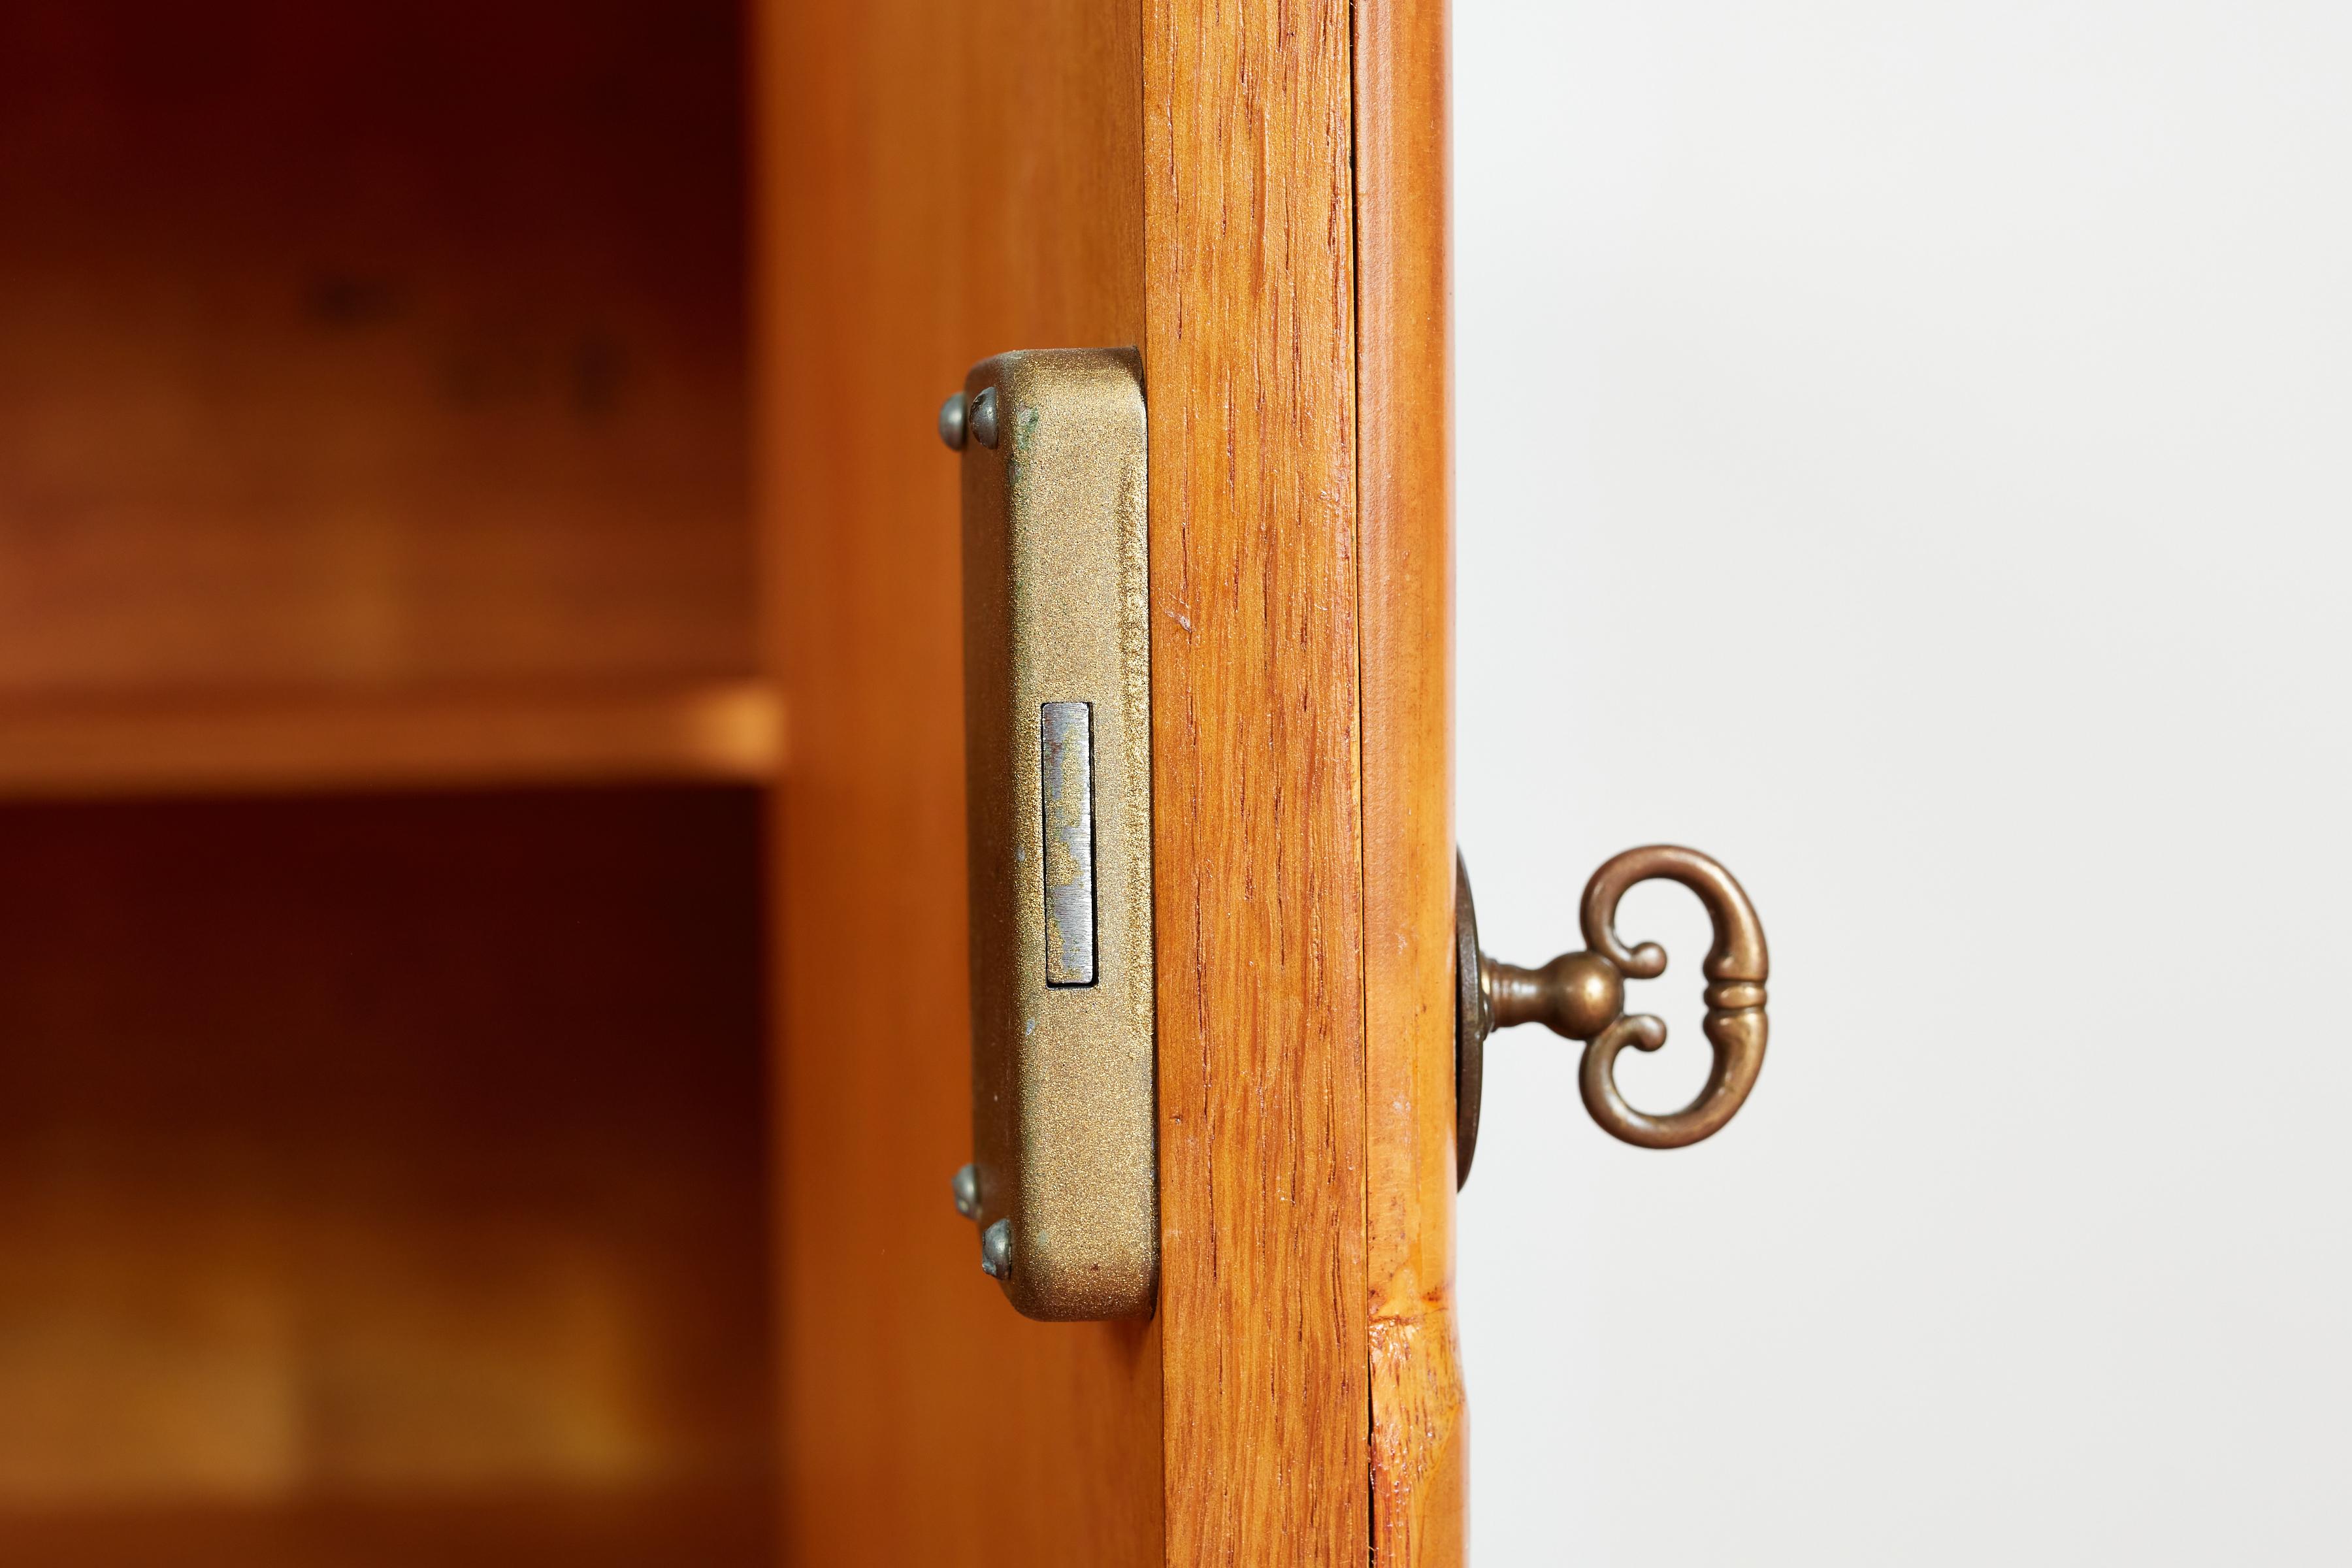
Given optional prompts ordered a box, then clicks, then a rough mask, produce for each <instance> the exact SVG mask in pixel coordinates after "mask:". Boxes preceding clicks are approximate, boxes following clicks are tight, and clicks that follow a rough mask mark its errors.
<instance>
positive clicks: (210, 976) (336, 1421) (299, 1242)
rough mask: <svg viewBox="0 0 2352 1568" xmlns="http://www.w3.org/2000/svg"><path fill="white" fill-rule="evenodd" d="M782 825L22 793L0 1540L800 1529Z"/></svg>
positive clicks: (413, 1539) (1, 1276) (51, 1554)
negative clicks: (779, 1424)
mask: <svg viewBox="0 0 2352 1568" xmlns="http://www.w3.org/2000/svg"><path fill="white" fill-rule="evenodd" d="M760 839H761V804H760V801H759V799H758V795H757V792H755V791H752V790H749V789H662V790H646V791H625V790H609V791H608V790H556V791H548V792H540V793H512V794H485V795H399V796H380V797H374V798H353V799H344V800H331V801H330V800H269V801H245V800H236V801H201V802H170V803H155V802H103V803H80V802H77V803H71V804H58V803H16V804H12V805H9V806H8V807H7V808H6V809H5V810H0V865H5V867H6V868H7V874H6V876H5V878H0V1413H5V1415H0V1562H5V1563H8V1564H10V1568H49V1565H52V1564H54V1565H57V1568H65V1565H68V1564H73V1565H83V1564H92V1563H215V1562H221V1563H248V1564H272V1565H274V1564H285V1565H287V1568H294V1565H296V1564H313V1565H315V1564H318V1563H330V1562H331V1563H378V1562H406V1563H417V1562H434V1563H452V1564H464V1563H484V1564H488V1563H517V1562H542V1561H562V1562H580V1563H605V1562H610V1563H620V1562H639V1563H648V1562H681V1563H707V1564H712V1565H713V1568H716V1565H718V1564H726V1565H729V1568H736V1565H740V1568H754V1565H755V1564H760V1563H766V1562H769V1561H772V1557H771V1552H772V1512H771V1511H770V1510H772V1486H773V1481H772V1477H773V1468H772V1467H773V1447H772V1431H773V1426H772V1423H773V1410H772V1405H771V1403H770V1401H769V1399H768V1398H767V1386H766V1383H767V1380H766V1377H765V1376H764V1369H765V1368H766V1367H767V1366H768V1365H769V1364H770V1360H769V1344H770V1331H771V1328H772V1310H773V1308H772V1297H771V1287H770V1281H769V1279H768V1276H767V1270H766V1268H765V1267H764V1262H763V1257H764V1247H763V1243H764V1239H765V1237H764V1233H765V1230H766V1223H767V1192H766V1184H765V1179H764V1178H765V1171H766V1167H767V1163H768V1153H767V1140H768V1129H767V1127H766V1125H765V1121H764V1118H763V1116H762V1114H761V1100H760V1088H761V1082H762V1079H763V1078H764V1071H763V1064H762V1061H761V1051H762V1045H763V1041H762V1034H763V1030H762V1017H761V1011H762V997H761V981H760V968H761V956H762V955H761V910H760V903H761V898H760V894H761V889H760V878H759V871H758V859H759V849H760ZM600 1540H601V1541H602V1542H604V1544H598V1543H597V1542H599V1541H600ZM623 1543H633V1544H634V1551H629V1550H624V1545H623Z"/></svg>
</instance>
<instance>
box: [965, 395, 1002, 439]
mask: <svg viewBox="0 0 2352 1568" xmlns="http://www.w3.org/2000/svg"><path fill="white" fill-rule="evenodd" d="M969 423H970V424H971V438H972V439H973V440H975V441H977V442H979V443H980V444H981V445H982V446H983V447H993V446H995V445H996V388H994V387H992V386H983V387H982V388H981V389H980V395H979V396H978V397H975V398H973V399H972V400H971V419H970V421H969Z"/></svg>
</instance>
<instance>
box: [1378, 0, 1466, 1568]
mask: <svg viewBox="0 0 2352 1568" xmlns="http://www.w3.org/2000/svg"><path fill="white" fill-rule="evenodd" d="M1446 40H1447V5H1446V0H1358V5H1357V7H1356V87H1357V97H1356V131H1357V148H1356V246H1357V250H1356V264H1357V286H1356V289H1357V300H1358V306H1359V310H1360V322H1359V339H1358V341H1359V342H1360V353H1359V356H1358V360H1357V374H1358V383H1357V419H1358V432H1357V434H1358V442H1359V447H1358V467H1357V472H1358V475H1359V483H1360V491H1359V497H1360V519H1361V525H1360V527H1361V543H1362V583H1363V632H1362V679H1363V705H1364V1033H1365V1039H1366V1072H1367V1088H1366V1091H1365V1097H1364V1098H1365V1103H1366V1105H1367V1108H1368V1114H1367V1120H1366V1128H1367V1133H1366V1137H1367V1142H1368V1144H1369V1149H1368V1156H1367V1157H1368V1163H1369V1169H1370V1182H1369V1184H1368V1185H1369V1193H1370V1199H1369V1202H1370V1211H1369V1218H1368V1241H1367V1252H1368V1254H1369V1260H1370V1274H1371V1368H1372V1373H1371V1377H1372V1383H1371V1397H1372V1458H1371V1462H1372V1514H1373V1530H1374V1541H1375V1544H1376V1552H1375V1554H1374V1561H1375V1562H1377V1563H1381V1564H1382V1565H1383V1568H1407V1565H1411V1568H1423V1565H1424V1564H1428V1565H1436V1564H1453V1563H1460V1562H1461V1561H1462V1557H1463V1550H1464V1515H1463V1509H1464V1503H1465V1495H1464V1486H1463V1483H1464V1465H1465V1453H1464V1441H1465V1436H1464V1430H1463V1426H1464V1420H1463V1417H1464V1411H1463V1395H1462V1374H1461V1364H1460V1355H1459V1347H1458V1343H1457V1340H1456V1334H1455V1327H1454V964H1453V952H1454V941H1453V939H1454V811H1453V804H1454V790H1453V782H1454V758H1453V713H1452V704H1453V689H1452V676H1453V670H1452V665H1453V658H1452V654H1453V606H1454V574H1453V478H1454V475H1453V440H1452V437H1453V430H1452V425H1453V404H1454V400H1453V374H1452V364H1453V353H1452V350H1453V345H1452V342H1451V341H1450V340H1451V333H1450V320H1451V308H1452V298H1451V286H1450V281H1449V275H1448V270H1447V234H1448V228H1449V224H1448V216H1449V215H1448V212H1447V199H1446V186H1447V112H1448V111H1447V76H1446Z"/></svg>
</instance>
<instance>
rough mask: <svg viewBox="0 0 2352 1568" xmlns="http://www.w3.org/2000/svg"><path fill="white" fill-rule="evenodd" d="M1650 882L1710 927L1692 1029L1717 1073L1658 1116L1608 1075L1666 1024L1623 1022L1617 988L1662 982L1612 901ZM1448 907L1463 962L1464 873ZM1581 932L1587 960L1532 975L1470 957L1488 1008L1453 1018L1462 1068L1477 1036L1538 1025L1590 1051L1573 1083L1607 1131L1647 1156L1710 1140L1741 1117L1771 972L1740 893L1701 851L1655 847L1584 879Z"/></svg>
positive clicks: (1757, 1056) (1661, 967)
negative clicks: (1666, 886) (1631, 941)
mask: <svg viewBox="0 0 2352 1568" xmlns="http://www.w3.org/2000/svg"><path fill="white" fill-rule="evenodd" d="M1653 879H1665V880H1668V881H1675V882H1680V883H1681V884H1682V885H1683V886H1684V887H1685V888H1688V889H1690V890H1691V891H1693V892H1695V893H1696V894H1697V895H1698V897H1699V901H1700V902H1701V903H1703V904H1705V905H1706V912H1707V915H1708V917H1709V919H1711V920H1712V921H1714V923H1715V944H1714V946H1713V947H1711V948H1710V949H1709V950H1708V952H1707V955H1706V963H1705V964H1704V965H1702V966H1701V967H1702V970H1703V972H1704V973H1705V974H1706V979H1707V987H1706V1005H1707V1015H1706V1019H1705V1021H1704V1022H1703V1023H1702V1024H1701V1026H1700V1027H1702V1028H1703V1029H1705V1030H1706V1037H1707V1042H1708V1044H1709V1045H1710V1046H1711V1047H1713V1048H1714V1052H1715V1061H1714V1066H1713V1067H1712V1068H1711V1069H1710V1070H1709V1071H1708V1073H1707V1079H1706V1086H1705V1087H1704V1088H1702V1089H1700V1090H1699V1092H1698V1097H1697V1098H1696V1100H1692V1101H1691V1103H1690V1104H1688V1105H1686V1106H1685V1107H1684V1108H1683V1109H1682V1110H1677V1111H1674V1112H1672V1113H1670V1114H1667V1115H1664V1116H1653V1115H1650V1114H1649V1113H1647V1112H1645V1111H1640V1110H1634V1109H1633V1107H1632V1106H1631V1105H1628V1104H1627V1103H1626V1102H1625V1097H1624V1096H1623V1095H1622V1094H1621V1093H1619V1092H1618V1089H1617V1077H1616V1064H1617V1054H1618V1053H1619V1052H1620V1051H1622V1050H1623V1049H1624V1048H1625V1047H1627V1046H1632V1047H1634V1048H1636V1049H1637V1050H1644V1051H1654V1050H1656V1049H1657V1048H1658V1047H1660V1046H1663V1045H1664V1044H1665V1043H1666V1026H1665V1024H1664V1022H1663V1021H1662V1020H1660V1019H1658V1018H1654V1017H1652V1016H1649V1015H1648V1014H1644V1013H1637V1014H1635V1015H1633V1016H1631V1017H1628V1016H1625V1014H1624V1007H1625V982H1626V981H1627V980H1628V979H1633V980H1654V979H1655V978H1657V977H1658V976H1659V975H1661V974H1663V973H1665V969H1666V954H1665V950H1664V948H1661V947H1660V946H1659V945H1658V944H1657V943H1656V942H1643V943H1642V944H1641V945H1640V946H1638V947H1633V948H1628V947H1627V946H1626V945H1625V943H1624V942H1622V940H1620V938H1619V937H1618V935H1617V905H1618V902H1619V901H1620V900H1622V899H1623V898H1624V896H1625V894H1626V892H1627V891H1628V890H1629V889H1632V888H1633V887H1634V886H1635V885H1636V884H1638V883H1642V882H1647V881H1651V880H1653ZM1455 902H1456V917H1455V918H1456V922H1457V924H1458V925H1459V924H1462V923H1463V922H1465V921H1466V922H1467V924H1466V927H1465V929H1466V930H1467V931H1470V932H1471V933H1473V934H1472V937H1471V943H1472V945H1471V946H1469V947H1468V948H1465V953H1466V952H1475V941H1476V938H1475V932H1476V931H1477V925H1476V920H1477V916H1476V913H1475V910H1474V909H1473V906H1472V904H1471V901H1470V885H1469V879H1468V877H1467V876H1466V874H1465V875H1464V876H1462V877H1461V879H1460V880H1459V882H1458V885H1457V890H1456V895H1455ZM1581 923H1582V925H1583V928H1584V941H1585V947H1586V951H1584V952H1568V953H1562V954H1561V955H1560V956H1559V957H1558V958H1555V959H1553V960H1552V961H1551V962H1550V963H1547V964H1545V965H1544V966H1543V967H1541V968H1540V969H1521V968H1519V967H1518V966H1517V964H1511V963H1501V962H1499V961H1498V960H1496V959H1493V958H1489V957H1487V956H1486V955H1485V954H1484V953H1480V954H1478V958H1477V964H1478V984H1479V992H1480V994H1481V998H1482V1001H1483V1004H1484V1005H1483V1006H1482V1007H1479V1008H1476V1009H1468V1008H1465V1009H1464V1010H1463V1012H1462V1013H1461V1014H1458V1015H1457V1022H1456V1025H1455V1028H1456V1035H1457V1045H1456V1050H1457V1058H1458V1060H1459V1061H1480V1062H1481V1064H1482V1066H1483V1057H1484V1040H1483V1037H1484V1035H1485V1034H1486V1031H1487V1030H1489V1029H1507V1028H1509V1027H1511V1026H1513V1025H1515V1024H1541V1025H1543V1026H1545V1027H1547V1028H1549V1029H1550V1030H1551V1031H1552V1032H1553V1033H1554V1034H1557V1035H1562V1036H1565V1037H1568V1038H1569V1039H1571V1040H1582V1041H1585V1042H1586V1045H1585V1048H1584V1061H1583V1064H1582V1068H1581V1069H1580V1072H1579V1075H1578V1084H1579V1087H1580V1089H1582V1091H1583V1095H1584V1105H1585V1109H1586V1110H1590V1111H1591V1113H1592V1119H1593V1120H1594V1121H1598V1122H1599V1123H1600V1124H1601V1127H1602V1129H1603V1130H1604V1131H1608V1132H1610V1133H1611V1134H1612V1135H1613V1136H1615V1137H1618V1138H1622V1139H1623V1140H1624V1141H1625V1142H1628V1143H1637V1144H1639V1145H1641V1146H1642V1147H1643V1148H1645V1149H1678V1148H1681V1147H1682V1146H1683V1145H1685V1144H1686V1143H1696V1142H1698V1141H1699V1140H1700V1139H1702V1138H1706V1137H1708V1136H1710V1135H1712V1134H1713V1133H1715V1132H1716V1131H1718V1130H1720V1129H1721V1128H1722V1126H1723V1124H1724V1123H1725V1122H1727V1121H1730V1120H1731V1119H1732V1117H1733V1116H1734V1115H1735V1114H1737V1113H1738V1110H1739V1107H1740V1105H1741V1104H1742V1103H1743V1102H1744V1101H1746V1100H1747V1099H1748V1090H1749V1089H1753V1088H1755V1087H1756V1075H1757V1074H1758V1073H1759V1071H1761V1070H1762V1068H1763V1066H1764V1042H1765V1037H1766V1034H1767V1032H1768V1023H1767V1020H1766V1018H1765V1015H1764V982H1765V981H1766V980H1767V979H1768V978H1769V974H1770V968H1771V964H1770V959H1769V955H1768V953H1767V952H1766V950H1765V946H1764V926H1763V923H1762V922H1761V921H1759V920H1758V919H1757V918H1756V910H1755V907H1754V906H1753V905H1751V904H1750V903H1749V902H1748V895H1747V893H1746V892H1745V891H1743V890H1742V889H1741V888H1740V886H1739V883H1738V880H1737V879H1734V878H1733V876H1732V875H1731V873H1730V872H1728V871H1727V870H1725V869H1724V868H1722V867H1721V866H1720V865H1718V864H1717V863H1716V862H1715V861H1714V860H1712V859H1709V858H1707V857H1706V856H1705V855H1702V854H1700V853H1699V852H1698V851H1697V850H1696V849H1683V848H1679V847H1675V846H1673V845H1665V844H1654V845H1651V846H1649V847H1645V848H1641V849H1628V850H1627V851H1625V853H1623V854H1622V855H1619V856H1617V857H1615V858H1613V859H1611V860H1610V861H1608V862H1607V863H1606V864H1604V865H1603V866H1602V867H1601V869H1599V870H1598V871H1595V872H1594V873H1593V874H1592V879H1591V881H1590V882H1587V883H1586V884H1585V887H1584V904H1583V909H1582V911H1581ZM1480 1025H1483V1027H1478V1026H1480ZM1458 1076H1459V1068H1458V1065H1457V1077H1458ZM1470 1103H1471V1106H1472V1109H1471V1111H1470V1118H1471V1122H1470V1127H1469V1131H1468V1137H1467V1138H1466V1139H1464V1140H1463V1141H1462V1147H1465V1148H1467V1147H1468V1146H1469V1144H1470V1142H1472V1141H1475V1138H1476V1135H1477V1130H1476V1110H1475V1100H1472V1101H1471V1102H1470ZM1468 1170H1469V1167H1468V1161H1467V1160H1466V1158H1465V1159H1464V1160H1462V1161H1461V1162H1460V1171H1461V1173H1462V1174H1463V1175H1465V1176H1466V1175H1467V1174H1468Z"/></svg>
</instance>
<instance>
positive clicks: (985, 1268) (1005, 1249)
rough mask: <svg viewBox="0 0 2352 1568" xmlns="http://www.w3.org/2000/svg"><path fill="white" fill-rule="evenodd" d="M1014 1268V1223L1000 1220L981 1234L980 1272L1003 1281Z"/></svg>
mask: <svg viewBox="0 0 2352 1568" xmlns="http://www.w3.org/2000/svg"><path fill="white" fill-rule="evenodd" d="M1012 1268H1013V1222H1012V1221H1011V1220H1009V1219H1001V1220H998V1221H997V1222H996V1223H995V1224H994V1225H992V1226H989V1227H988V1228H987V1229H986V1230H983V1231H982V1232H981V1233H980V1271H981V1272H982V1274H985V1275H987V1276H988V1277H989V1278H990V1279H1003V1278H1004V1276H1005V1275H1006V1274H1008V1273H1010V1272H1011V1271H1012Z"/></svg>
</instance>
